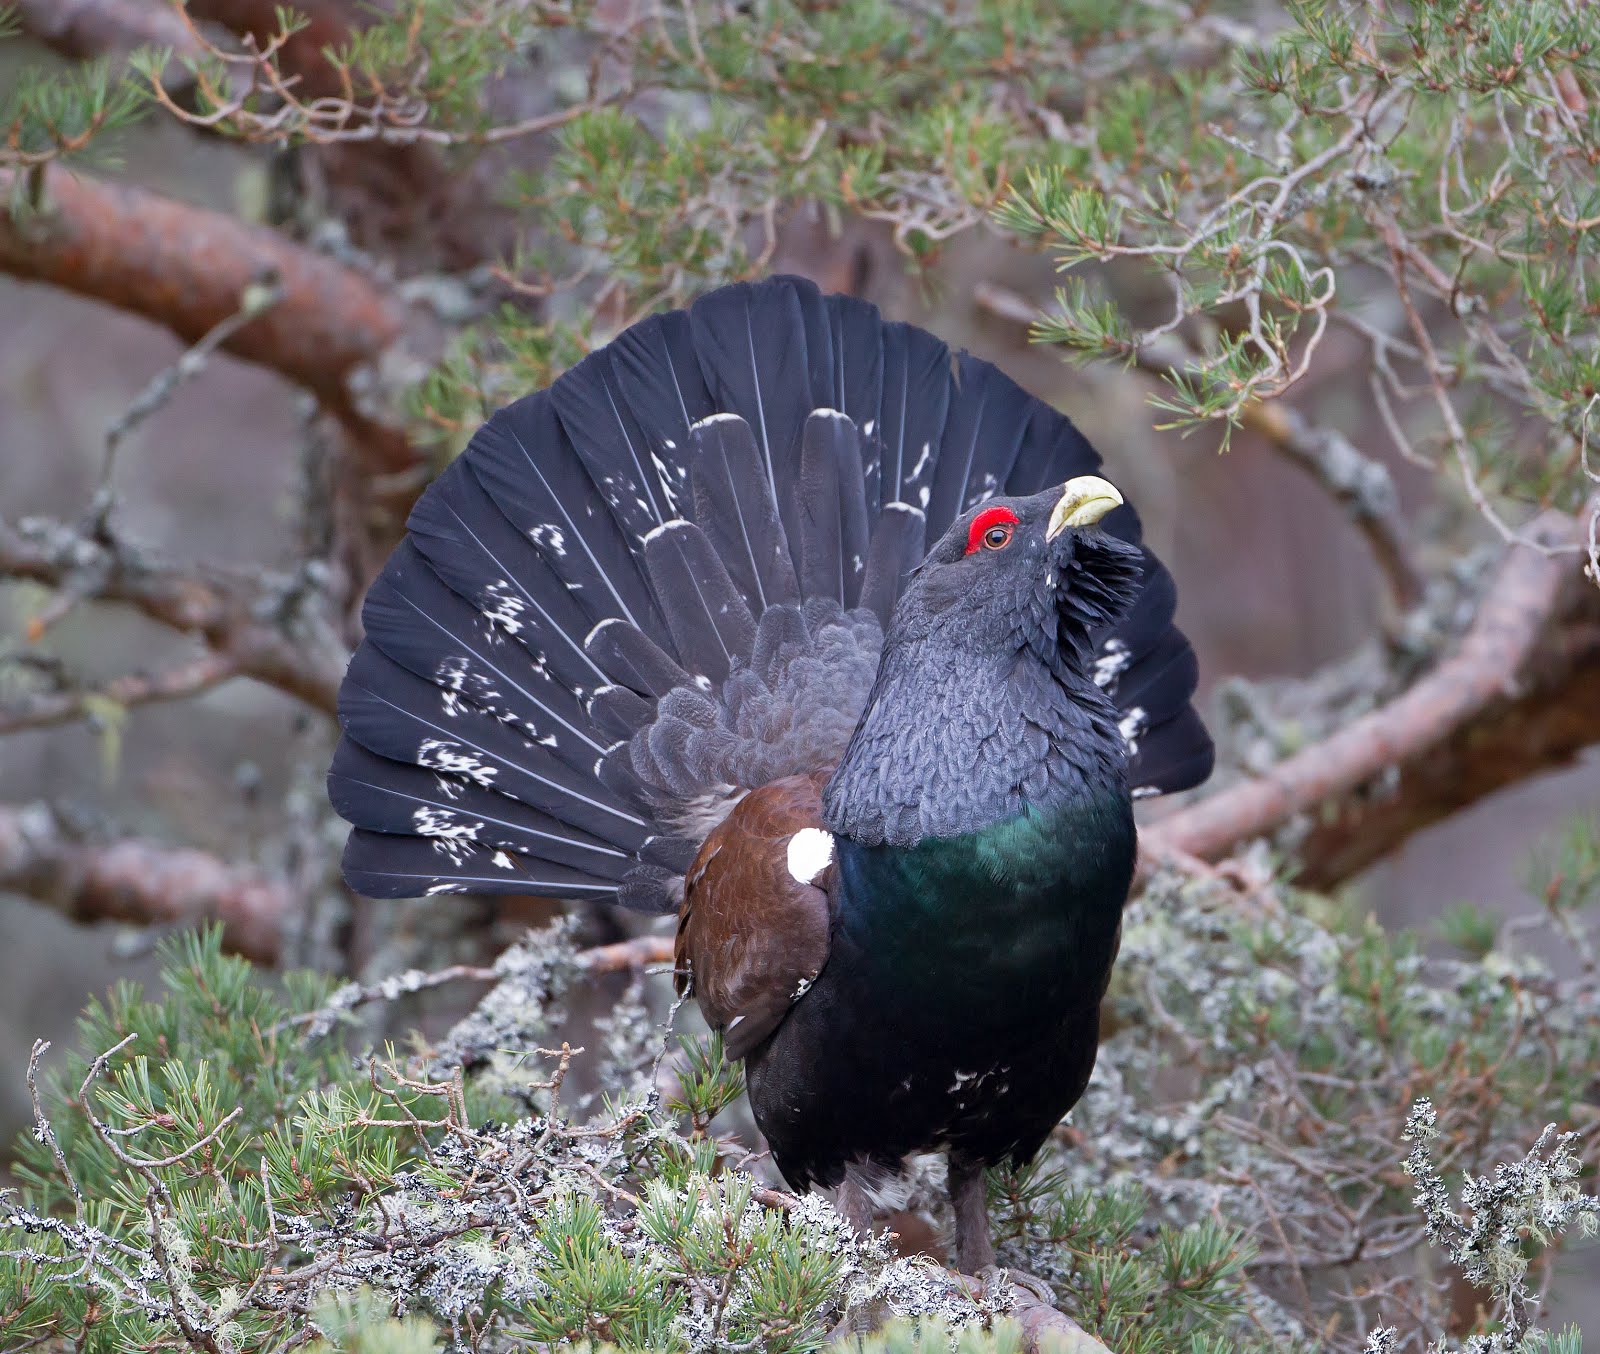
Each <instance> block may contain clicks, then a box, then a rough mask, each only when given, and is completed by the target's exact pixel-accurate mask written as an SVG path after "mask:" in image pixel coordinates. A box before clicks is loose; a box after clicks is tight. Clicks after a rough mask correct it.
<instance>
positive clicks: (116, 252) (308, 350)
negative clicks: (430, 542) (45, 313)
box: [0, 170, 419, 475]
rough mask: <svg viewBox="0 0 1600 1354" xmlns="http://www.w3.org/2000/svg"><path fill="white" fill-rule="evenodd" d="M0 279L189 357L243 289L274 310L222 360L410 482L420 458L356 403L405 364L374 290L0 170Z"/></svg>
mask: <svg viewBox="0 0 1600 1354" xmlns="http://www.w3.org/2000/svg"><path fill="white" fill-rule="evenodd" d="M19 198H26V200H27V201H28V202H29V203H30V204H31V205H30V206H29V207H28V208H26V209H14V210H13V211H12V212H11V213H9V214H6V213H0V272H6V273H10V274H11V275H13V276H15V277H18V278H21V279H23V280H25V281H37V282H48V283H51V284H52V285H54V286H58V287H61V288H64V289H65V290H67V291H70V292H74V293H76V294H77V295H80V296H86V297H88V298H90V299H91V300H97V301H103V302H105V303H106V304H107V305H113V306H117V307H119V308H121V309H123V310H128V311H131V312H133V313H134V314H136V315H141V316H143V317H144V318H146V319H148V320H151V321H152V322H154V323H156V324H160V325H164V326H165V327H166V328H168V329H170V330H172V331H173V332H174V333H175V334H177V335H178V336H179V337H180V338H182V339H184V340H185V341H186V342H189V343H194V342H197V341H198V340H200V339H201V338H203V337H204V336H205V335H206V334H207V333H208V332H209V331H211V330H213V329H215V328H216V326H217V325H219V324H221V323H223V322H224V321H225V320H226V319H227V318H228V317H229V316H231V315H234V314H236V313H237V312H238V311H239V309H240V298H241V297H243V296H245V295H246V294H247V293H248V292H249V291H250V290H251V289H252V288H255V287H260V286H262V285H276V286H277V287H278V288H280V289H281V293H282V295H281V299H280V300H279V301H278V303H277V304H276V305H274V306H272V307H271V308H270V309H267V310H265V311H264V312H263V313H261V314H260V315H259V316H257V317H256V318H255V319H254V320H253V321H252V322H251V323H250V324H248V325H245V326H243V327H241V328H240V329H238V330H237V331H236V332H234V333H231V334H229V335H228V337H227V340H226V342H225V343H224V344H223V347H224V348H225V350H226V351H228V352H230V353H232V354H233V355H234V356H236V357H241V358H244V359H245V360H246V361H249V362H255V363H259V364H260V365H261V366H264V367H268V368H270V369H271V370H273V371H275V372H277V373H279V374H280V375H282V376H284V377H286V378H287V379H288V380H290V381H293V382H295V383H296V384H298V385H301V386H303V387H305V388H306V389H307V390H309V391H311V392H312V394H314V395H315V396H316V397H317V398H318V400H320V401H321V402H322V404H323V405H324V406H325V407H326V408H327V409H328V410H329V411H330V412H332V413H333V414H334V415H336V416H337V417H338V419H339V420H340V422H341V423H342V424H343V425H344V426H345V428H346V429H347V430H348V431H349V432H350V434H351V436H352V441H353V443H354V445H355V447H356V450H357V453H358V455H359V456H360V457H361V459H362V461H363V464H364V465H365V466H366V468H367V469H368V470H369V471H370V472H372V473H375V474H381V475H393V474H400V475H410V474H413V473H415V472H416V471H417V469H418V466H419V457H418V454H417V452H416V449H415V448H413V447H412V446H411V445H410V443H409V441H408V440H407V438H406V436H405V434H404V432H403V430H402V429H401V427H400V424H399V421H398V419H396V418H395V417H394V416H393V415H392V414H391V413H390V412H389V411H388V410H385V409H381V408H374V407H372V406H373V403H374V402H373V401H371V400H370V399H368V398H364V395H363V390H364V388H365V389H370V388H371V387H373V386H374V385H375V384H376V383H377V374H378V369H379V367H380V365H381V364H383V363H384V362H385V360H386V359H389V360H393V359H394V358H396V357H397V356H398V355H399V354H400V353H402V352H403V350H404V344H405V340H406V338H407V337H408V325H409V323H410V317H409V316H408V314H407V311H406V309H405V307H404V306H403V305H401V303H400V302H399V301H397V300H395V299H394V298H393V297H391V296H389V295H388V294H386V293H385V292H384V291H383V290H382V288H381V287H380V286H379V285H378V283H377V282H375V281H374V280H373V279H371V278H369V277H367V276H365V275H364V274H362V273H359V272H357V271H356V270H355V269H353V268H351V267H349V266H348V265H346V264H343V263H340V262H338V261H336V260H334V259H332V258H328V257H326V256H324V255H321V254H317V253H313V252H312V251H310V250H308V249H305V248H302V247H301V246H299V245H296V244H294V243H292V242H291V241H289V240H286V239H284V238H283V237H282V236H279V235H278V234H276V233H275V232H273V231H270V230H265V229H262V228H260V227H256V226H250V225H247V224H245V223H243V222H241V221H239V220H237V219H236V218H234V217H232V216H228V215H225V214H223V213H221V212H213V211H208V210H206V209H205V208H202V207H195V206H191V205H189V204H188V203H183V202H177V201H174V200H172V199H170V198H165V197H161V196H159V195H157V194H154V193H148V192H145V191H143V190H142V189H139V188H134V187H131V186H128V185H125V184H111V183H102V182H99V181H97V180H95V179H92V178H88V177H86V176H83V175H69V174H65V173H61V172H58V171H51V170H40V171H38V172H37V173H36V175H35V176H34V177H33V178H32V179H29V180H28V181H27V182H26V183H23V182H21V181H19V176H18V175H17V173H16V172H14V171H7V170H0V201H5V200H18V199H19Z"/></svg>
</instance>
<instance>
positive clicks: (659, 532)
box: [644, 517, 689, 545]
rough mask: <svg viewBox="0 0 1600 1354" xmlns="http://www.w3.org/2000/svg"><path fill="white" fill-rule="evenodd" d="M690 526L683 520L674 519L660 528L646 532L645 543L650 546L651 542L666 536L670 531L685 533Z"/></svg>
mask: <svg viewBox="0 0 1600 1354" xmlns="http://www.w3.org/2000/svg"><path fill="white" fill-rule="evenodd" d="M688 526H689V523H687V522H685V521H684V520H683V518H681V517H674V518H673V519H672V520H671V521H670V522H663V523H662V524H661V525H660V526H658V527H652V528H651V529H650V530H649V531H647V532H645V534H644V542H645V544H646V545H648V544H649V543H650V542H651V541H653V540H655V538H656V537H657V536H664V535H666V534H667V532H669V531H684V530H686V529H687V528H688Z"/></svg>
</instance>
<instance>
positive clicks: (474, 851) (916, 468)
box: [329, 278, 1212, 1269]
mask: <svg viewBox="0 0 1600 1354" xmlns="http://www.w3.org/2000/svg"><path fill="white" fill-rule="evenodd" d="M1098 468H1099V458H1098V456H1097V455H1096V454H1095V452H1094V451H1093V449H1092V448H1091V447H1090V446H1089V445H1088V443H1087V442H1086V441H1085V440H1084V439H1083V437H1082V436H1081V435H1080V434H1079V433H1078V432H1077V430H1076V429H1075V428H1074V427H1073V426H1072V424H1071V423H1070V422H1069V421H1068V420H1067V419H1066V418H1064V417H1063V416H1061V415H1060V414H1058V413H1056V412H1055V411H1054V410H1052V409H1050V408H1048V407H1047V406H1045V405H1044V404H1042V403H1040V402H1039V401H1037V400H1035V399H1033V398H1032V397H1030V396H1028V395H1026V394H1025V393H1024V392H1023V391H1021V390H1020V389H1019V388H1018V387H1017V386H1016V385H1014V384H1013V383H1012V382H1011V381H1010V380H1008V379H1007V378H1006V377H1005V376H1004V375H1002V374H1001V373H1000V372H999V371H997V370H996V369H994V368H993V367H991V366H990V365H988V364H987V363H984V362H981V361H979V360H977V359H975V358H972V357H971V356H969V355H967V354H964V353H963V354H956V355H952V354H951V353H950V351H949V350H948V349H947V348H946V347H945V345H944V344H943V343H941V342H939V341H938V340H937V339H935V338H934V337H932V336H931V335H929V334H927V333H925V332H923V331H921V330H919V329H916V328H913V327H910V326H907V325H903V324H886V323H884V322H883V321H882V319H881V318H880V316H879V315H878V312H877V311H876V310H875V309H873V308H872V307H871V306H869V305H867V304H865V303H863V302H860V301H856V300H853V299H850V298H845V297H824V296H822V295H821V294H820V293H819V292H818V291H817V290H816V288H815V287H813V286H811V285H810V284H809V283H806V282H803V281H799V280H796V279H790V278H776V279H773V280H771V281H768V282H764V283H760V284H757V285H742V286H737V287H730V288H726V289H724V290H722V291H718V292H715V293H712V294H711V295H709V296H706V297H705V298H703V299H702V300H701V301H699V302H698V303H697V304H696V305H694V306H693V307H691V308H690V309H689V310H688V311H675V312H673V313H671V314H667V315H662V316H658V317H655V318H653V319H650V320H646V321H644V322H643V323H641V324H638V325H636V326H634V327H633V328H631V329H629V330H627V331H626V332H625V333H623V334H622V335H620V336H619V337H618V338H616V339H615V340H613V341H612V342H611V343H610V344H608V345H607V346H606V347H604V348H602V349H600V350H599V351H597V352H595V353H593V354H592V355H591V356H589V357H588V358H586V359H585V360H584V361H583V362H581V363H580V364H579V365H578V366H576V367H575V368H573V370H571V371H570V372H568V373H567V374H566V375H565V376H564V377H562V378H561V379H560V380H558V381H557V382H556V383H555V384H554V385H553V386H552V387H551V388H550V389H549V390H548V391H542V392H539V393H538V394H535V395H531V396H529V397H528V398H526V399H523V400H520V401H518V402H517V403H515V404H513V405H511V406H510V407H509V408H507V409H504V410H502V411H501V412H500V413H498V414H496V415H495V416H494V417H493V418H492V419H491V420H490V421H489V423H488V424H487V425H486V426H485V427H484V428H483V429H481V430H480V431H479V432H478V434H477V435H476V436H475V437H474V439H473V441H472V444H471V446H470V447H469V448H468V449H467V451H466V452H465V453H464V454H463V455H462V456H461V457H460V458H459V459H458V460H457V461H456V462H455V463H453V464H452V465H451V466H450V467H449V468H448V469H447V470H446V471H445V472H444V473H443V474H442V475H441V476H440V477H439V478H438V480H437V481H436V482H435V483H434V484H433V486H432V487H431V488H430V489H429V490H428V492H427V493H426V494H424V495H423V497H422V499H421V501H420V502H419V503H418V505H417V508H416V510H415V512H414V514H413V516H412V518H411V521H410V524H409V525H410V533H409V535H408V537H407V539H406V541H405V542H404V543H403V544H402V545H401V546H400V547H399V549H398V550H396V552H395V554H394V556H393V557H392V558H391V559H390V560H389V562H388V564H387V565H386V567H385V568H384V570H383V572H382V574H381V575H380V577H379V578H378V580H377V581H376V583H375V584H374V585H373V587H372V590H371V592H370V594H369V596H368V599H367V603H366V608H365V611H364V613H363V615H364V621H365V624H366V630H367V638H366V641H365V642H364V643H363V644H362V646H361V648H360V649H359V650H358V651H357V653H356V655H355V658H354V659H353V661H352V662H351V665H350V671H349V675H348V676H347V678H346V681H345V685H344V689H343V693H342V699H341V710H340V713H341V718H342V722H343V727H344V735H345V736H344V739H343V741H342V743H341V744H340V747H339V750H338V753H337V755H336V757H335V760H334V764H333V769H332V772H331V774H330V777H329V787H330V792H331V794H332V798H333V802H334V804H335V806H336V807H337V808H338V810H339V812H340V813H341V814H343V815H344V816H345V817H346V818H347V819H349V820H350V822H352V823H353V824H354V825H355V829H356V830H355V831H354V832H353V833H352V834H351V837H350V843H349V847H348V849H347V852H346V856H345V872H346V876H347V878H348V879H349V881H350V883H351V885H352V886H353V887H355V888H356V889H357V890H359V891H360V892H362V893H365V894H369V895H371V896H375V897H408V896H415V895H419V894H424V893H432V892H448V891H457V890H461V891H476V892H515V893H534V894H543V895H550V896H556V897H563V898H572V899H579V900H583V899H587V900H594V901H608V902H616V903H620V904H622V905H624V906H627V907H632V908H636V909H641V910H644V911H650V912H671V911H675V912H677V914H678V917H679V923H678V942H677V954H678V958H679V961H680V962H679V971H680V972H679V976H680V983H682V984H684V985H686V986H688V987H690V988H691V989H692V990H693V992H694V994H695V996H696V998H697V1000H698V1001H699V1003H700V1006H701V1008H702V1010H703V1011H704V1012H705V1015H706V1017H707V1019H708V1020H709V1021H710V1023H711V1024H712V1025H713V1026H714V1027H716V1028H717V1029H719V1030H721V1031H722V1032H723V1034H724V1035H725V1037H726V1044H727V1049H728V1052H729V1054H730V1055H731V1056H733V1057H741V1058H743V1059H744V1060H745V1063H746V1068H747V1072H748V1083H749V1090H750V1099H751V1104H752V1107H753V1109H754V1111H755V1115H756V1121H757V1123H758V1124H759V1125H760V1127H761V1129H762V1131H763V1132H764V1133H765V1134H766V1136H767V1139H768V1141H769V1143H770V1144H771V1147H772V1150H773V1155H774V1158H775V1160H776V1161H777V1164H778V1166H779V1168H780V1169H781V1170H782V1172H783V1174H784V1176H785V1177H786V1178H787V1179H788V1180H789V1182H790V1183H791V1184H792V1185H794V1186H795V1187H796V1188H806V1187H808V1186H811V1185H821V1186H833V1185H838V1184H841V1183H842V1182H846V1180H847V1177H848V1180H849V1182H850V1184H851V1188H850V1190H848V1191H847V1194H846V1196H845V1197H846V1200H847V1202H849V1203H850V1205H851V1207H852V1210H853V1211H856V1212H857V1213H858V1214H859V1212H860V1209H861V1207H862V1190H870V1189H872V1188H873V1187H874V1186H875V1185H876V1184H878V1183H881V1182H882V1181H883V1180H884V1178H885V1177H886V1176H888V1175H892V1174H893V1173H894V1171H895V1170H896V1169H897V1168H898V1165H899V1163H900V1162H901V1160H902V1159H903V1158H904V1157H905V1156H906V1155H907V1154H909V1153H912V1152H916V1151H924V1150H931V1149H940V1150H945V1151H947V1152H948V1153H949V1156H950V1164H951V1173H950V1179H951V1192H952V1197H953V1201H954V1204H955V1208H956V1220H957V1237H956V1240H957V1253H958V1260H959V1262H960V1264H961V1265H962V1266H963V1267H964V1268H967V1269H975V1268H978V1267H980V1266H982V1265H984V1264H986V1263H989V1262H990V1260H991V1259H992V1250H991V1249H990V1246H989V1240H988V1230H987V1222H986V1219H985V1216H984V1211H983V1194H982V1177H981V1170H982V1167H983V1166H985V1165H987V1164H991V1163H994V1162H997V1161H1000V1160H1001V1159H1003V1158H1006V1157H1012V1158H1016V1159H1019V1160H1026V1159H1027V1158H1029V1157H1031V1156H1032V1155H1033V1154H1034V1153H1035V1152H1036V1151H1037V1150H1038V1148H1039V1146H1040V1144H1041V1143H1042V1142H1043V1140H1044V1139H1045V1137H1046V1135H1047V1134H1048V1133H1049V1131H1050V1129H1051V1127H1052V1126H1053V1125H1054V1124H1055V1123H1056V1122H1057V1121H1058V1120H1059V1119H1060V1118H1061V1116H1062V1115H1063V1114H1064V1113H1065V1112H1066V1111H1067V1110H1068V1109H1069V1108H1070V1107H1071V1106H1072V1105H1073V1103H1074V1102H1075V1101H1076V1100H1077V1099H1078V1097H1079V1096H1080V1095H1081V1094H1082V1091H1083V1088H1084V1086H1085V1084H1086V1083H1087V1081H1088V1077H1089V1073H1090V1070H1091V1068H1092V1067H1093V1065H1094V1058H1095V1049H1096V1042H1097V1030H1098V1021H1099V1005H1100V999H1101V996H1102V995H1103V993H1104V990H1105V985H1106V982H1107V979H1108V977H1109V974H1110V970H1111V964H1112V960H1113V957H1114V955H1115V952H1116V945H1117V935H1118V929H1119V925H1120V918H1121V912H1122V906H1123V902H1124V900H1125V898H1126V895H1127V891H1128V886H1129V882H1130V879H1131V876H1132V870H1133V861H1134V852H1135V833H1134V825H1133V815H1132V800H1133V798H1135V797H1137V796H1139V795H1142V794H1154V793H1160V792H1163V791H1170V790H1177V789H1183V788H1186V787H1188V786H1191V785H1194V784H1197V783H1198V782H1199V781H1201V780H1203V779H1204V778H1205V776H1206V775H1207V774H1208V773H1209V771H1210V769H1211V763H1212V748H1211V742H1210V739H1209V738H1208V737H1207V735H1206V732H1205V729H1204V728H1203V726H1202V725H1201V723H1200V720H1199V718H1198V717H1197V716H1196V714H1195V713H1194V710H1193V709H1192V707H1191V705H1190V697H1191V695H1192V693H1193V691H1194V687H1195V680H1196V671H1195V660H1194V655H1193V652H1192V650H1191V649H1190V647H1189V645H1188V643H1187V641H1186V640H1185V639H1184V637H1183V636H1182V634H1180V633H1179V631H1178V630H1177V629H1175V628H1174V626H1173V623H1172V620H1173V611H1174V606H1175V601H1176V597H1175V591H1174V587H1173V583H1172V579H1171V577H1170V575H1169V574H1168V573H1167V571H1166V570H1165V569H1164V568H1163V567H1162V566H1161V564H1160V563H1159V562H1158V561H1157V560H1156V559H1155V558H1154V556H1153V555H1152V554H1151V553H1150V552H1149V551H1148V550H1147V549H1145V548H1143V547H1142V546H1141V544H1140V531H1139V522H1138V519H1137V517H1136V516H1135V515H1134V513H1133V511H1132V510H1131V508H1129V507H1127V506H1126V505H1124V504H1123V503H1122V500H1121V497H1120V495H1119V494H1118V493H1117V491H1116V490H1115V489H1114V488H1112V486H1111V485H1110V484H1109V483H1107V482H1106V481H1105V480H1103V479H1101V478H1100V477H1099V476H1098V475H1096V474H1095V473H1094V472H1095V471H1096V470H1097V469H1098ZM930 545H931V548H929V547H930Z"/></svg>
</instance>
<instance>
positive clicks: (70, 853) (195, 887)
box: [0, 805, 292, 963]
mask: <svg viewBox="0 0 1600 1354" xmlns="http://www.w3.org/2000/svg"><path fill="white" fill-rule="evenodd" d="M0 888H4V889H7V890H12V891H15V892H17V893H22V894H25V895H27V896H28V897H31V898H37V899H39V900H40V901H42V902H45V903H48V904H49V905H50V906H51V907H53V908H55V909H56V910H57V911H58V912H61V913H62V914H63V915H65V916H68V917H70V918H72V919H73V920H74V921H127V922H135V923H137V924H139V925H141V926H151V925H163V926H176V925H188V924H195V923H199V922H202V921H214V922H220V923H221V925H222V931H223V944H224V945H225V946H227V948H228V949H229V950H231V951H233V952H234V953H235V954H242V955H245V956H246V957H247V958H250V959H255V960H258V961H260V962H264V963H271V962H272V961H273V960H275V959H276V958H277V955H278V948H279V944H280V941H281V938H282V937H281V930H282V926H283V921H284V918H285V917H286V916H287V915H288V912H289V908H290V906H291V904H292V900H291V898H290V896H289V893H288V890H287V888H286V887H285V886H284V885H283V884H281V883H279V882H277V881H275V880H272V879H268V878H266V877H265V876H263V875H260V874H258V873H256V872H255V871H253V870H248V869H241V868H239V867H238V866H234V865H229V864H227V863H226V862H224V861H220V860H218V859H217V858H216V857H215V856H209V855H207V854H206V853H205V852H203V851H192V850H188V849H186V848H181V847H169V846H162V845H159V844H158V843H155V842H148V841H135V840H127V841H119V842H112V843H110V844H109V845H97V844H93V843H87V842H80V841H75V840H73V838H72V837H71V836H70V834H68V833H67V832H66V831H65V830H64V829H63V828H62V826H61V824H60V822H59V821H58V820H57V819H56V817H55V815H54V814H53V813H52V812H51V811H50V810H49V809H48V808H46V807H45V806H43V805H31V806H27V807H23V808H3V807H0Z"/></svg>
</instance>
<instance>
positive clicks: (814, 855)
mask: <svg viewBox="0 0 1600 1354" xmlns="http://www.w3.org/2000/svg"><path fill="white" fill-rule="evenodd" d="M832 863H833V833H831V832H824V831H823V830H822V829H821V828H820V827H803V828H801V829H800V831H798V832H796V833H795V834H794V836H792V837H790V838H789V873H790V875H791V876H793V878H794V879H795V881H796V882H797V883H800V884H809V883H811V882H812V881H813V880H814V879H815V878H816V877H817V876H818V875H819V874H821V873H822V872H823V871H824V870H826V869H827V868H828V866H829V865H831V864H832Z"/></svg>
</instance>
